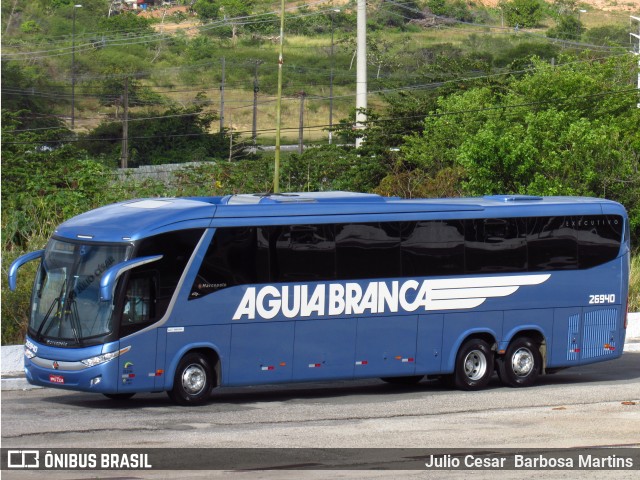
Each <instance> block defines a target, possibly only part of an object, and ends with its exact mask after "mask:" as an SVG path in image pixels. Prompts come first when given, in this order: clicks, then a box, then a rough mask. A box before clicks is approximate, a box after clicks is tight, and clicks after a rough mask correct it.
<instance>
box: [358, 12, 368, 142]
mask: <svg viewBox="0 0 640 480" xmlns="http://www.w3.org/2000/svg"><path fill="white" fill-rule="evenodd" d="M357 35H358V48H357V53H358V61H357V66H356V130H358V131H361V130H363V129H364V128H365V127H364V124H365V122H366V121H367V115H366V113H365V110H366V109H367V1H366V0H358V10H357ZM356 133H360V132H356ZM362 141H363V139H362V137H358V138H356V148H359V147H360V146H361V145H362Z"/></svg>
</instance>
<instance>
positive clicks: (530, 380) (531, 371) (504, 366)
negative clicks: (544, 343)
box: [496, 337, 542, 387]
mask: <svg viewBox="0 0 640 480" xmlns="http://www.w3.org/2000/svg"><path fill="white" fill-rule="evenodd" d="M496 363H497V364H498V376H499V377H500V380H502V382H503V383H504V384H505V385H508V386H510V387H528V386H531V385H533V384H534V383H535V381H536V380H537V379H538V375H539V374H540V370H541V368H542V355H540V349H539V347H538V345H537V344H536V343H535V342H534V341H533V340H531V339H530V338H528V337H520V338H516V339H515V340H514V341H513V342H511V344H510V345H509V347H508V348H507V351H506V353H505V355H504V357H501V358H499V359H498V361H497V362H496Z"/></svg>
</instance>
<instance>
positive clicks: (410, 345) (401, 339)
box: [354, 315, 418, 378]
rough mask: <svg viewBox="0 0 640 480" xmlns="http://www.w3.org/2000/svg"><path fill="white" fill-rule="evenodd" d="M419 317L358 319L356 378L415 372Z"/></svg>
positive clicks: (402, 374) (401, 374)
mask: <svg viewBox="0 0 640 480" xmlns="http://www.w3.org/2000/svg"><path fill="white" fill-rule="evenodd" d="M417 331H418V316H417V315H406V316H404V315H403V316H400V315H398V316H394V317H370V318H358V338H357V340H356V358H355V362H354V364H355V375H354V376H355V378H358V377H378V376H380V377H384V376H404V375H408V376H409V375H413V374H414V373H415V371H416V335H417Z"/></svg>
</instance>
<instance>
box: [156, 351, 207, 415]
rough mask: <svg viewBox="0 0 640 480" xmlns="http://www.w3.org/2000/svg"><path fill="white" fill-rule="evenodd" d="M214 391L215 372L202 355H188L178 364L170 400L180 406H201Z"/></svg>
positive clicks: (169, 392)
mask: <svg viewBox="0 0 640 480" xmlns="http://www.w3.org/2000/svg"><path fill="white" fill-rule="evenodd" d="M212 389H213V370H212V368H211V365H210V364H209V361H208V360H207V359H206V358H205V357H204V356H203V355H202V354H200V353H197V352H191V353H188V354H186V355H185V356H184V357H182V359H181V360H180V363H178V368H177V369H176V374H175V377H174V379H173V389H171V390H170V391H168V392H167V394H168V395H169V398H171V400H173V401H174V402H175V403H177V404H179V405H200V404H202V403H204V402H205V401H206V400H207V399H208V398H209V395H210V394H211V390H212Z"/></svg>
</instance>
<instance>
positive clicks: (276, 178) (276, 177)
mask: <svg viewBox="0 0 640 480" xmlns="http://www.w3.org/2000/svg"><path fill="white" fill-rule="evenodd" d="M283 51H284V0H280V52H279V55H278V97H277V99H276V152H275V160H274V168H273V193H280V122H281V117H282V64H283V63H284V59H283V58H282V54H283Z"/></svg>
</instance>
